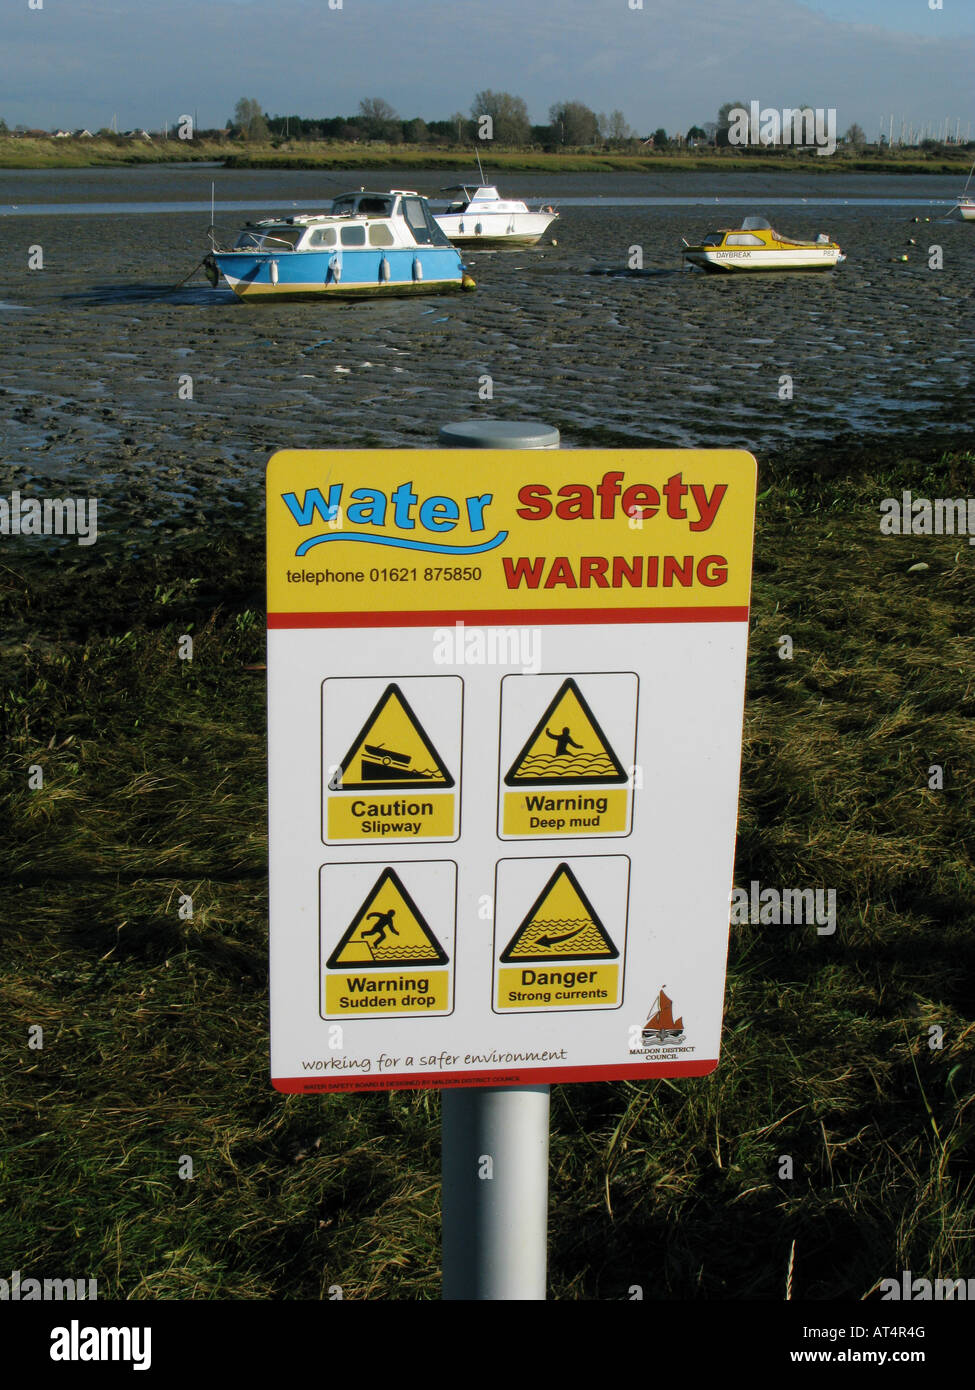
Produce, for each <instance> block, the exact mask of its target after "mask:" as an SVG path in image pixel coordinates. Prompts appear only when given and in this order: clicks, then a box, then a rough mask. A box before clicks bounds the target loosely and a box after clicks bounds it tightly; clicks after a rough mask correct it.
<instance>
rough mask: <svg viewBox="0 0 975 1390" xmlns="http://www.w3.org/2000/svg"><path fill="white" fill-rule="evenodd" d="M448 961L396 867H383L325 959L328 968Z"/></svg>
mask: <svg viewBox="0 0 975 1390" xmlns="http://www.w3.org/2000/svg"><path fill="white" fill-rule="evenodd" d="M446 964H447V953H446V951H445V950H444V949H443V947H442V946H441V945H440V942H439V941H438V940H437V938H436V937H435V936H434V934H433V932H432V931H431V930H430V928H429V926H428V925H427V922H426V919H425V918H424V916H423V913H422V912H421V911H420V909H419V908H418V907H417V905H416V903H415V902H414V901H413V899H412V898H411V897H410V895H409V893H408V892H407V890H406V888H405V887H404V885H403V883H402V881H401V879H400V877H399V875H398V874H397V873H396V872H395V870H393V869H383V871H382V873H381V874H380V875H379V878H378V879H377V880H376V884H375V887H374V888H373V889H372V892H371V893H369V895H368V896H367V898H366V900H365V902H364V903H363V904H362V906H361V907H360V908H359V911H358V912H357V913H356V915H355V916H354V917H353V919H352V921H351V922H350V923H349V926H348V928H347V929H346V931H345V934H344V935H343V937H342V940H341V941H340V942H339V944H338V945H337V946H336V948H335V950H334V951H333V952H332V954H331V955H330V956H329V958H328V960H327V961H326V965H327V967H328V969H329V970H341V969H348V968H349V967H350V966H354V967H355V968H356V969H358V970H362V969H367V968H369V967H372V966H390V965H392V966H401V965H446Z"/></svg>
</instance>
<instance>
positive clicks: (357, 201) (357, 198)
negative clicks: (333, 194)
mask: <svg viewBox="0 0 975 1390" xmlns="http://www.w3.org/2000/svg"><path fill="white" fill-rule="evenodd" d="M392 211H393V199H392V198H391V197H388V196H386V195H385V194H382V193H346V194H344V195H343V196H342V197H341V198H336V199H335V200H334V201H333V203H332V212H333V213H334V214H335V215H336V216H339V217H341V216H346V215H348V214H349V213H357V214H358V216H360V217H389V216H390V214H391V213H392Z"/></svg>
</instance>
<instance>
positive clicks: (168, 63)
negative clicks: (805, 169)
mask: <svg viewBox="0 0 975 1390" xmlns="http://www.w3.org/2000/svg"><path fill="white" fill-rule="evenodd" d="M630 3H631V0H342V4H343V7H342V9H341V10H331V9H329V7H328V3H327V0H150V3H148V4H144V3H141V0H138V2H137V0H71V3H70V4H66V3H64V0H45V3H44V8H43V9H41V10H31V9H29V8H28V6H27V3H26V0H5V3H4V9H3V11H2V18H0V117H3V118H4V119H5V120H6V121H7V122H8V124H10V125H14V124H16V123H18V122H20V123H23V124H26V125H30V126H33V125H37V126H44V127H49V126H55V125H64V126H68V127H75V126H81V125H87V126H89V127H91V128H92V129H95V128H97V127H98V126H102V125H107V124H109V123H110V122H111V119H112V116H113V115H114V114H117V117H118V123H119V126H120V128H128V127H132V126H151V127H158V126H160V125H161V124H162V122H163V121H164V120H169V121H172V120H174V119H175V118H176V117H177V116H179V115H180V114H182V113H183V112H184V111H185V112H193V111H194V110H196V111H198V112H199V118H200V122H201V124H202V125H205V126H209V125H222V124H223V122H224V121H225V120H226V119H227V118H228V117H229V115H230V114H231V113H232V111H233V107H234V104H235V102H236V100H237V98H238V97H240V96H248V97H256V98H257V99H258V100H259V101H260V102H261V103H262V104H263V106H264V108H265V110H267V111H269V112H271V113H275V112H282V113H284V112H295V111H298V112H301V113H302V114H307V115H333V114H338V113H351V112H353V111H355V110H356V108H357V106H358V103H359V100H360V98H362V97H365V96H382V97H385V98H386V99H387V100H388V101H390V102H391V103H392V104H393V106H394V107H395V108H396V109H397V111H398V112H399V113H400V115H402V116H414V115H423V116H425V117H427V118H428V119H437V118H445V117H448V116H449V115H450V114H451V113H452V112H453V111H455V110H463V111H467V110H469V108H470V104H471V101H472V98H473V96H474V93H475V92H477V91H478V90H480V89H481V88H484V87H491V88H494V89H502V90H506V91H510V92H514V93H515V94H517V95H520V96H522V97H524V99H525V100H526V102H527V104H528V108H529V112H530V114H531V116H532V119H533V120H535V121H544V120H545V119H546V116H547V112H548V108H549V106H550V105H551V104H552V103H553V102H555V101H558V100H561V99H565V98H569V99H579V100H582V101H584V102H586V103H587V104H588V105H590V106H592V107H593V108H594V109H596V110H598V111H607V112H608V111H611V110H613V109H614V108H617V107H618V108H620V109H621V110H622V111H623V112H624V114H625V115H626V117H627V119H628V120H629V121H630V123H631V124H632V125H633V126H635V127H637V128H638V129H639V130H640V131H650V130H652V129H654V128H656V127H657V126H660V125H663V126H665V127H666V128H667V129H668V130H671V131H673V130H682V129H686V128H687V126H688V125H691V124H693V123H695V122H703V121H706V120H708V119H712V118H713V117H714V115H715V113H716V111H717V107H718V106H719V105H720V104H721V103H722V102H724V101H737V100H743V101H746V102H748V101H751V100H757V101H759V102H761V104H762V105H763V106H775V107H782V106H784V105H792V104H796V103H808V104H810V105H813V106H833V107H835V108H836V109H837V120H838V124H839V128H840V131H843V130H845V129H846V128H847V127H848V126H849V125H850V124H851V123H852V122H853V121H856V122H858V123H859V124H860V125H862V126H863V127H864V129H865V130H866V131H867V133H868V135H870V136H875V135H876V133H877V131H878V129H879V127H880V120H881V117H882V116H883V118H884V120H885V121H886V120H887V119H888V118H889V116H890V114H891V113H893V115H894V118H895V120H894V127H895V133H897V132H898V131H899V128H900V123H901V119H902V117H904V118H906V119H907V120H908V121H909V122H912V123H913V124H915V125H918V124H921V123H925V122H931V123H934V122H937V123H940V124H943V122H944V119H945V117H950V119H951V129H952V131H954V125H955V120H956V119H958V118H960V120H961V130H962V133H963V134H964V132H965V128H966V125H967V124H968V123H969V122H971V125H972V130H973V133H975V95H973V92H975V89H973V84H972V80H971V78H972V73H973V71H975V0H944V9H943V10H940V11H938V10H931V9H930V7H929V3H928V0H801V3H800V0H724V3H720V0H643V8H642V10H634V9H631V8H630ZM634 3H635V0H634Z"/></svg>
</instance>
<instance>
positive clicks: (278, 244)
mask: <svg viewBox="0 0 975 1390" xmlns="http://www.w3.org/2000/svg"><path fill="white" fill-rule="evenodd" d="M304 230H305V229H304V227H268V228H267V230H264V229H261V230H258V229H257V228H254V229H253V230H248V229H247V228H246V227H245V228H244V230H243V231H242V232H241V233H240V235H239V236H238V238H237V240H236V242H235V243H234V250H235V251H248V250H256V251H293V250H294V248H295V247H296V246H297V245H298V242H299V240H300V239H301V235H302V233H303V232H304Z"/></svg>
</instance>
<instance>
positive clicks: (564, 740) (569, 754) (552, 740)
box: [504, 676, 627, 787]
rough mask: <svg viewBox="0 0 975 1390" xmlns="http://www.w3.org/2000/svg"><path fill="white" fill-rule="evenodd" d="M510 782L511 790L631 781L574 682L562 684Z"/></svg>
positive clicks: (512, 769)
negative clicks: (568, 784)
mask: <svg viewBox="0 0 975 1390" xmlns="http://www.w3.org/2000/svg"><path fill="white" fill-rule="evenodd" d="M504 780H505V782H506V784H507V785H508V786H509V787H521V786H531V787H549V786H557V785H558V784H559V783H560V782H625V781H626V780H627V776H626V773H625V772H624V771H623V767H622V765H621V763H620V760H619V758H617V756H616V754H615V753H614V752H613V750H612V748H611V747H610V745H609V740H608V739H607V737H606V735H605V734H604V733H603V731H602V729H601V728H600V727H599V721H598V720H597V718H596V716H595V715H594V714H593V712H592V710H591V709H590V708H589V704H588V702H587V700H586V697H585V696H584V695H583V693H582V691H581V690H580V689H579V687H578V686H577V685H576V683H575V681H574V680H573V679H572V677H571V676H570V677H569V679H568V680H566V681H563V682H562V684H561V686H560V687H559V689H558V690H557V692H556V694H555V698H554V699H553V700H552V701H551V703H550V704H549V706H548V708H547V709H546V711H545V713H544V714H543V715H542V717H541V719H540V720H539V721H538V723H537V724H536V725H535V727H534V729H533V730H532V732H531V734H530V735H529V738H528V741H527V743H526V744H525V746H524V748H522V750H521V752H520V753H519V754H518V756H517V758H515V760H514V762H513V763H512V764H511V767H510V768H509V769H508V773H507V775H506V776H505V779H504Z"/></svg>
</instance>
